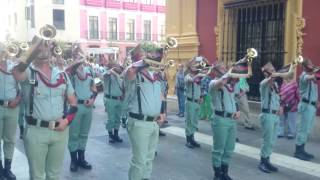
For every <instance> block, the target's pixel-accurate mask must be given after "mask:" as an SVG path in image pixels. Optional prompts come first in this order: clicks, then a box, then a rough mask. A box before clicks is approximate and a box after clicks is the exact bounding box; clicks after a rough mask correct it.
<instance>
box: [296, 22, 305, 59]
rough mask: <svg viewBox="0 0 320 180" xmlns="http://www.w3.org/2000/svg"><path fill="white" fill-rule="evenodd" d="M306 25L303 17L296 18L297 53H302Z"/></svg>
mask: <svg viewBox="0 0 320 180" xmlns="http://www.w3.org/2000/svg"><path fill="white" fill-rule="evenodd" d="M305 26H306V20H305V19H304V18H303V17H297V18H296V34H297V52H296V55H297V56H298V55H301V54H302V49H303V36H304V35H306V33H304V32H302V29H303V28H304V27H305Z"/></svg>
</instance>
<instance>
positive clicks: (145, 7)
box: [140, 4, 156, 12]
mask: <svg viewBox="0 0 320 180" xmlns="http://www.w3.org/2000/svg"><path fill="white" fill-rule="evenodd" d="M140 11H145V12H155V11H156V6H155V5H152V4H151V5H150V4H141V5H140Z"/></svg>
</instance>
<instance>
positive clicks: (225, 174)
mask: <svg viewBox="0 0 320 180" xmlns="http://www.w3.org/2000/svg"><path fill="white" fill-rule="evenodd" d="M228 169H229V166H228V165H226V164H225V165H221V172H222V179H223V180H232V178H231V177H230V176H229V174H228Z"/></svg>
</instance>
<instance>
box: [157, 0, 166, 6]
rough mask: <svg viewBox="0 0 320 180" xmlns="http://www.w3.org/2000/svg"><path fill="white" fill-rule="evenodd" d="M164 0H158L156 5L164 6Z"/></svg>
mask: <svg viewBox="0 0 320 180" xmlns="http://www.w3.org/2000/svg"><path fill="white" fill-rule="evenodd" d="M165 5H166V0H158V6H165Z"/></svg>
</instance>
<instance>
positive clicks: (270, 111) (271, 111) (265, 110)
mask: <svg viewBox="0 0 320 180" xmlns="http://www.w3.org/2000/svg"><path fill="white" fill-rule="evenodd" d="M262 112H263V113H270V114H278V111H277V110H270V109H262Z"/></svg>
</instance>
